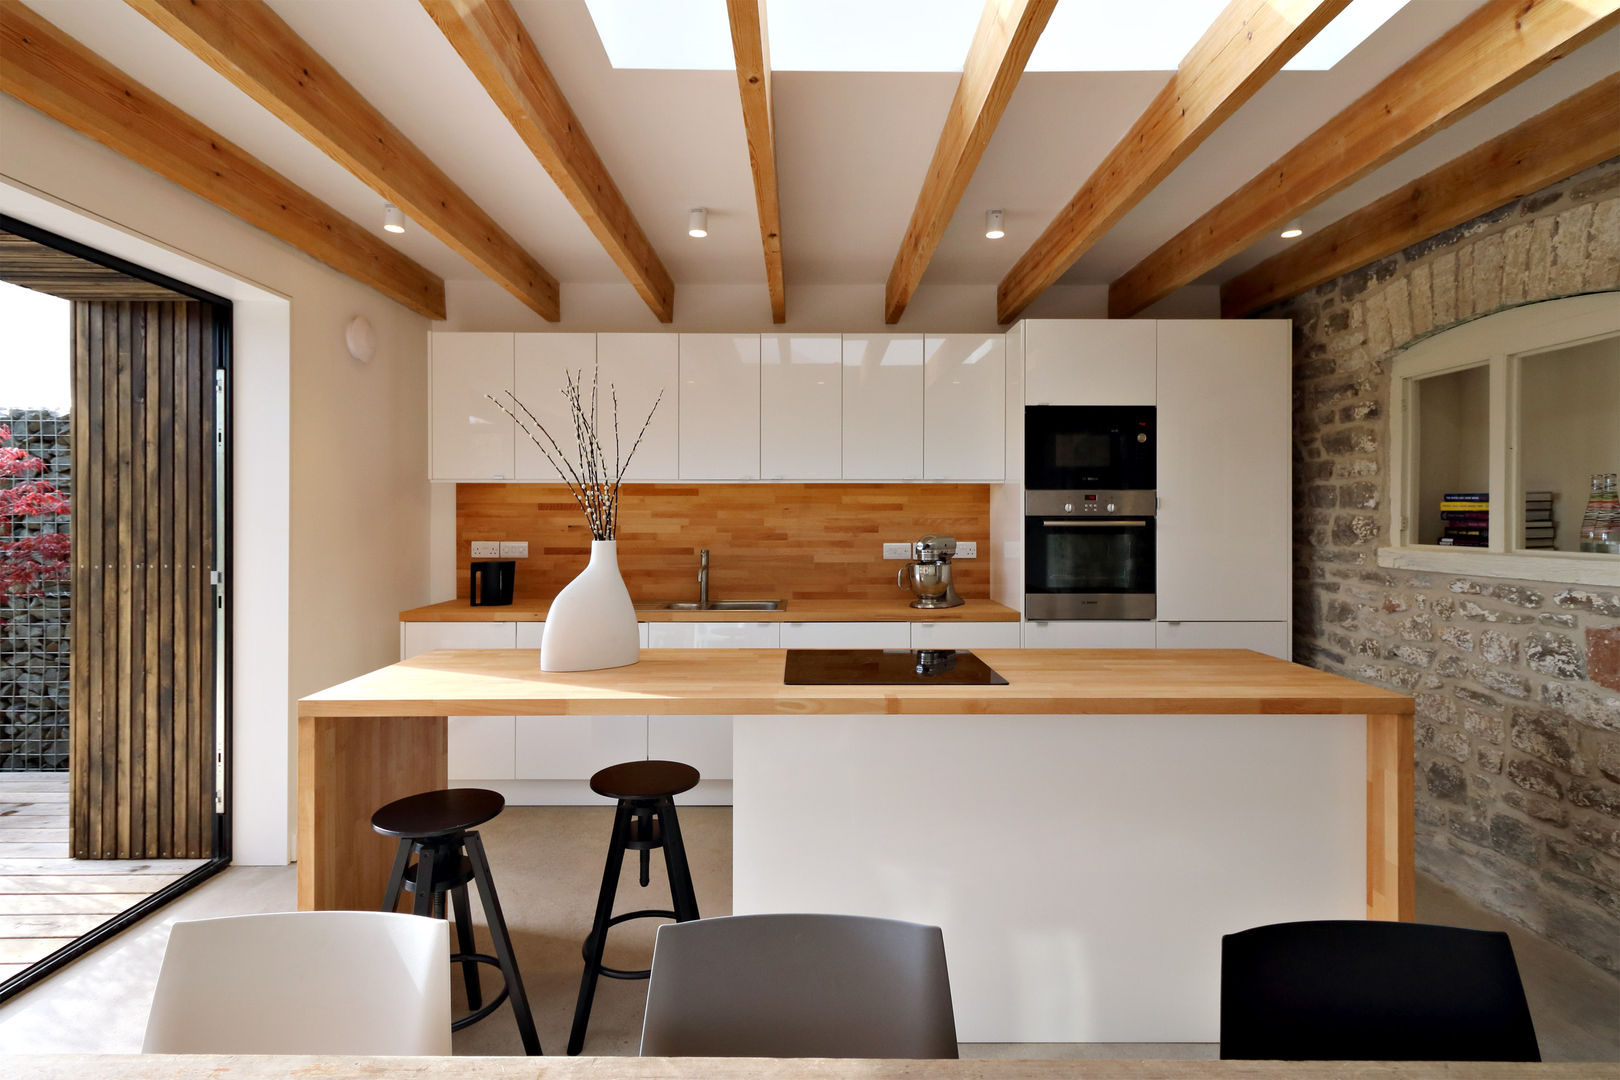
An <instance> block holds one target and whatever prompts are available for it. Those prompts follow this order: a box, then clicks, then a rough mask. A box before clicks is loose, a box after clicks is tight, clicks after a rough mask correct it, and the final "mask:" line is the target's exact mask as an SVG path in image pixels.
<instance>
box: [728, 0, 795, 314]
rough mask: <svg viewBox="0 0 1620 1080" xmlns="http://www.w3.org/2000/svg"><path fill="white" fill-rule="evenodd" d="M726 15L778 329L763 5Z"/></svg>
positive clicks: (744, 5) (740, 0)
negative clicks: (728, 21)
mask: <svg viewBox="0 0 1620 1080" xmlns="http://www.w3.org/2000/svg"><path fill="white" fill-rule="evenodd" d="M726 13H727V15H728V16H729V17H730V19H731V50H732V53H733V55H734V56H735V57H736V59H737V91H738V93H740V94H741V95H742V114H743V135H744V137H745V138H746V139H747V140H748V166H749V168H750V169H751V170H753V173H754V206H755V208H756V209H757V210H758V212H759V240H760V244H761V246H762V247H763V248H764V249H765V287H766V289H767V290H768V291H769V293H770V297H771V322H773V323H783V322H786V321H787V286H786V284H785V282H784V281H783V279H782V206H781V201H780V199H779V197H778V194H777V187H776V121H775V119H774V116H773V114H772V112H771V52H770V45H769V42H768V40H767V37H766V32H765V0H726Z"/></svg>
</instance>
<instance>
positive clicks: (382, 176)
mask: <svg viewBox="0 0 1620 1080" xmlns="http://www.w3.org/2000/svg"><path fill="white" fill-rule="evenodd" d="M126 2H127V3H128V4H129V5H130V6H131V7H133V8H134V9H135V10H137V11H139V12H140V13H141V14H143V15H145V16H146V17H147V18H148V19H151V20H152V22H153V23H155V24H156V25H157V26H158V27H159V28H160V29H162V30H163V31H165V32H166V33H167V34H168V35H169V36H170V37H172V38H174V39H175V40H176V41H178V42H180V44H182V45H184V46H185V47H186V48H187V49H189V50H190V51H191V52H192V53H194V54H195V55H196V56H197V57H199V58H200V59H202V60H203V61H204V62H206V63H207V64H208V65H209V66H210V67H212V68H213V69H214V70H215V71H218V72H219V73H220V74H221V75H224V76H225V77H226V78H227V79H229V80H230V81H231V82H232V83H234V84H236V86H237V87H238V88H240V89H241V90H242V91H243V92H244V93H246V94H247V95H248V96H249V97H251V98H253V100H255V101H257V102H258V103H259V104H260V105H263V106H264V107H265V108H266V109H269V110H270V111H271V112H272V113H274V114H275V115H276V116H277V117H279V118H280V119H281V120H282V121H283V122H284V123H286V124H287V125H288V126H289V127H291V128H292V129H293V130H295V131H297V132H298V133H299V134H300V135H302V136H304V138H306V139H308V140H309V141H310V142H312V143H314V144H315V145H316V146H318V147H320V148H321V149H322V150H324V151H326V153H327V154H329V155H330V156H331V157H332V158H333V159H334V160H335V161H337V162H338V164H340V165H342V166H343V167H344V168H346V169H348V170H349V171H350V172H352V173H353V174H354V175H355V176H357V177H359V179H360V180H361V181H362V182H363V183H365V184H366V185H367V186H369V187H370V188H372V190H374V191H376V192H377V193H378V194H380V195H382V196H383V197H384V198H385V199H387V200H388V201H389V202H391V203H393V204H394V205H395V206H398V207H399V208H400V209H401V210H403V211H404V212H405V213H406V214H407V215H408V216H409V217H410V218H411V219H412V220H413V221H415V222H416V223H417V224H418V225H421V226H422V228H424V229H426V230H427V231H428V232H430V233H432V234H433V235H434V236H436V237H438V238H439V239H440V240H442V241H443V242H444V243H445V244H446V245H447V246H448V247H449V248H451V250H453V251H455V252H456V253H457V254H459V255H461V256H462V257H463V258H465V259H466V260H467V261H468V262H470V263H472V264H473V265H474V266H475V267H477V268H478V269H479V270H480V271H481V272H483V273H484V274H486V275H488V276H489V277H490V278H491V279H492V280H493V281H495V283H496V284H498V285H500V286H501V287H502V288H504V289H506V290H507V291H508V292H510V293H511V294H512V295H513V296H515V297H517V298H518V299H519V300H521V301H522V302H523V303H524V304H525V305H527V306H528V307H529V308H530V309H532V310H533V311H535V312H537V313H538V314H539V315H540V316H541V317H542V318H545V319H549V320H551V321H553V322H555V321H556V320H557V319H558V318H559V317H560V306H559V302H558V296H557V279H556V278H554V277H552V276H551V275H550V274H548V273H547V272H546V270H545V268H544V267H542V266H541V265H540V264H539V263H538V262H536V261H535V260H534V258H533V257H532V256H530V255H529V254H528V253H527V252H526V251H524V250H523V248H522V247H520V246H519V245H518V242H517V241H516V240H514V239H512V237H511V236H509V235H507V233H506V231H505V230H504V229H502V228H501V227H500V226H499V225H497V224H496V223H495V221H494V220H493V219H492V218H490V216H489V215H488V214H486V213H484V212H483V211H482V210H480V209H479V208H478V206H477V205H476V204H474V202H473V201H472V199H471V198H470V197H468V195H467V193H466V192H464V191H462V190H461V189H460V188H459V187H457V186H456V184H455V182H454V181H452V180H451V179H450V178H449V177H448V176H446V175H445V173H444V170H442V169H440V168H439V167H438V166H437V165H435V164H434V163H433V162H432V161H431V160H430V159H429V158H428V156H427V155H426V154H424V153H423V152H422V151H421V150H419V149H417V147H416V146H415V145H413V144H412V143H411V142H410V140H408V139H406V138H405V136H404V135H403V134H402V133H401V132H400V130H399V129H398V128H396V127H395V126H394V125H393V124H391V123H389V122H388V119H387V118H386V117H384V116H383V114H382V113H380V112H378V111H377V109H376V108H375V107H373V106H372V104H371V103H370V102H368V101H367V100H366V99H365V98H363V97H361V96H360V93H359V91H357V90H356V89H355V88H354V87H353V86H351V85H350V84H349V83H348V81H347V80H345V79H344V78H343V76H341V75H339V74H338V72H337V69H336V68H334V67H332V65H331V64H329V63H327V62H326V60H324V59H323V58H322V57H321V56H320V54H319V53H317V52H316V51H315V50H314V49H312V48H310V46H309V44H308V43H307V42H306V41H304V39H303V38H300V37H299V36H298V35H297V34H295V33H293V30H292V27H290V26H288V25H287V24H286V23H285V22H283V21H282V19H281V17H280V16H279V15H277V14H276V13H275V12H274V11H272V10H271V9H270V7H269V5H267V4H265V3H264V0H126Z"/></svg>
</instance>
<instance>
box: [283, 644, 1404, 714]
mask: <svg viewBox="0 0 1620 1080" xmlns="http://www.w3.org/2000/svg"><path fill="white" fill-rule="evenodd" d="M785 655H786V653H785V650H782V649H643V650H641V662H640V663H638V664H632V665H630V666H628V667H622V668H607V669H604V670H600V671H577V672H543V671H541V670H540V661H539V653H538V651H537V650H534V649H478V650H450V649H446V650H441V651H438V652H430V653H424V654H423V655H421V656H418V657H416V658H414V659H411V660H406V661H403V662H401V663H398V664H393V665H390V666H389V667H385V668H380V669H379V670H377V671H373V672H370V673H368V674H366V675H362V676H360V677H359V678H356V679H351V680H349V681H348V682H346V683H341V684H339V685H337V686H334V687H331V688H330V689H327V690H322V691H321V692H320V693H317V694H311V695H310V696H309V697H306V698H303V699H302V700H300V701H299V703H298V713H299V715H300V716H467V715H487V716H498V715H504V714H517V715H530V716H533V715H540V716H557V715H570V714H621V713H656V714H671V713H685V714H700V715H701V714H733V715H735V714H756V713H841V714H866V713H921V714H927V713H1001V714H1022V713H1059V714H1061V713H1133V714H1163V713H1227V714H1241V715H1251V714H1256V713H1273V714H1293V713H1328V714H1346V713H1376V714H1384V715H1409V714H1411V712H1412V699H1411V698H1410V697H1407V696H1405V695H1403V694H1397V693H1394V692H1392V691H1389V690H1382V689H1379V688H1377V687H1372V686H1367V685H1365V684H1363V683H1358V682H1355V681H1353V680H1350V679H1346V678H1343V677H1341V676H1338V675H1330V674H1328V673H1327V672H1323V671H1317V670H1315V669H1314V668H1308V667H1302V666H1300V665H1298V664H1290V663H1288V662H1287V661H1284V660H1277V659H1275V658H1273V657H1269V656H1262V655H1261V654H1259V653H1255V652H1249V651H1247V650H1243V649H985V650H978V655H979V656H981V657H983V658H984V660H985V662H986V663H988V664H989V665H990V666H991V667H992V668H994V669H995V670H996V671H998V672H1000V673H1001V674H1002V675H1003V676H1004V677H1005V678H1006V679H1007V681H1008V684H1009V685H1007V686H784V685H783V683H782V670H783V663H784V657H785Z"/></svg>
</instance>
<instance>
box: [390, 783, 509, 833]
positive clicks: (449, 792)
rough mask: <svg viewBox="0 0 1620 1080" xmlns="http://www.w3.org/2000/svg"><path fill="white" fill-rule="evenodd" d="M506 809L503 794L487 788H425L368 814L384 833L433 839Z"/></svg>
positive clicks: (482, 821)
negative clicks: (436, 789) (441, 789)
mask: <svg viewBox="0 0 1620 1080" xmlns="http://www.w3.org/2000/svg"><path fill="white" fill-rule="evenodd" d="M504 809H506V797H505V796H503V795H502V794H501V793H500V792H498V791H489V790H488V789H486V788H449V789H446V790H444V791H424V792H422V793H420V794H418V795H407V796H405V797H404V798H403V799H395V800H394V801H393V802H391V803H389V804H388V805H387V806H384V807H382V808H381V809H380V810H378V811H377V812H376V813H375V814H372V815H371V827H372V828H373V829H374V830H376V831H377V832H380V833H382V834H383V835H384V836H394V837H400V838H404V837H410V838H411V839H413V840H436V839H438V838H440V837H444V836H452V835H454V834H456V833H461V832H466V831H467V830H468V829H472V828H477V827H478V826H479V825H482V824H483V823H484V822H486V821H489V820H490V819H492V818H494V817H495V816H496V815H498V814H499V813H500V812H501V811H502V810H504Z"/></svg>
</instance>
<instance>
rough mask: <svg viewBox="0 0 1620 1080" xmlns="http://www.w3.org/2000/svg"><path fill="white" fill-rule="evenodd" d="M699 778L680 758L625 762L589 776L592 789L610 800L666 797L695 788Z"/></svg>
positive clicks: (695, 771) (694, 770)
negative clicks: (677, 759) (676, 759)
mask: <svg viewBox="0 0 1620 1080" xmlns="http://www.w3.org/2000/svg"><path fill="white" fill-rule="evenodd" d="M701 779H702V777H701V776H700V775H699V774H698V771H697V770H696V769H694V768H692V766H690V765H687V764H684V763H682V762H679V761H626V762H624V763H622V764H619V765H609V766H608V767H607V768H605V769H599V770H597V771H596V773H594V774H593V775H592V776H591V790H592V791H594V792H596V793H597V794H598V795H601V796H604V797H605V798H609V799H629V800H632V801H639V800H642V799H668V798H673V797H674V796H676V795H679V794H681V793H682V792H687V791H691V790H692V789H693V788H695V787H697V785H698V781H699V780H701Z"/></svg>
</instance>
